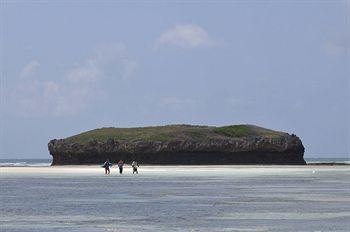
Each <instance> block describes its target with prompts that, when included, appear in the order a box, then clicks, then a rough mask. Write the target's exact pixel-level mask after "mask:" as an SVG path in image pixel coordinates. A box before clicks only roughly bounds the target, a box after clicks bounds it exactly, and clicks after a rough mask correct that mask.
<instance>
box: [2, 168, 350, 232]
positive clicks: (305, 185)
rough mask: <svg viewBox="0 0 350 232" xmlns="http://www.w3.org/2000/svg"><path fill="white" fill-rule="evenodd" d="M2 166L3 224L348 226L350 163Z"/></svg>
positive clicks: (73, 227)
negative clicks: (120, 170)
mask: <svg viewBox="0 0 350 232" xmlns="http://www.w3.org/2000/svg"><path fill="white" fill-rule="evenodd" d="M102 172H103V170H102V169H101V168H98V167H42V168H0V203H1V205H0V211H1V215H0V225H1V227H0V228H1V229H0V231H79V232H80V231H87V232H89V231H91V232H95V231H97V232H99V231H349V228H350V168H349V167H348V166H320V167H317V166H299V167H291V166H257V167H254V166H246V167H245V166H238V167H237V166H224V167H218V166H210V167H154V166H153V167H141V169H140V174H139V175H132V174H131V170H130V168H126V169H125V174H123V175H122V176H120V175H117V172H116V170H114V169H113V170H112V174H111V175H110V176H104V175H103V174H102Z"/></svg>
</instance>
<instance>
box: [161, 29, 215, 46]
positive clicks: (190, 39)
mask: <svg viewBox="0 0 350 232" xmlns="http://www.w3.org/2000/svg"><path fill="white" fill-rule="evenodd" d="M214 45H217V43H216V42H215V41H214V40H213V39H212V38H211V37H210V36H209V34H208V33H207V32H206V31H205V30H204V29H203V28H202V27H200V26H198V25H194V24H177V25H175V26H173V27H172V28H170V29H168V30H166V31H164V32H163V33H162V34H161V35H160V37H159V38H158V39H157V41H156V43H155V47H156V48H160V47H161V46H176V47H183V48H198V47H208V46H214Z"/></svg>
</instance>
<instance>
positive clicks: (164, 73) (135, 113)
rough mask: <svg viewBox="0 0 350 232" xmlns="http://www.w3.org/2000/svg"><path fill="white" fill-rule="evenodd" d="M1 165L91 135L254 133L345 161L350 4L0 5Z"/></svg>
mask: <svg viewBox="0 0 350 232" xmlns="http://www.w3.org/2000/svg"><path fill="white" fill-rule="evenodd" d="M0 15H1V16H0V26H1V60H0V61H1V62H0V64H1V73H2V74H1V89H0V91H1V102H0V103H1V105H0V107H1V108H0V113H1V114H0V119H1V122H0V158H46V157H49V155H48V151H47V142H48V141H49V140H50V139H53V138H64V137H67V136H70V135H72V134H76V133H79V132H82V131H86V130H90V129H94V128H97V127H109V126H116V127H134V126H146V125H164V124H175V123H189V124H204V125H218V126H219V125H228V124H240V123H248V124H256V125H260V126H263V127H267V128H271V129H275V130H282V131H286V132H289V133H295V134H297V135H298V136H299V137H301V139H302V141H303V143H304V146H305V147H306V157H315V156H316V157H346V156H349V150H350V148H349V147H350V145H349V143H350V142H349V141H350V137H349V130H350V121H349V102H350V100H349V99H350V96H349V92H350V91H349V90H350V84H349V77H350V75H349V74H350V70H349V69H350V68H349V67H350V58H349V46H350V20H349V18H350V5H349V1H231V2H227V1H218V2H216V1H215V2H213V1H206V2H203V1H202V2H200V1H198V2H196V1H192V2H190V3H184V2H182V3H181V2H179V1H177V2H175V1H174V2H167V3H164V2H161V1H147V2H146V1H143V2H142V1H139V2H131V3H130V2H129V3H128V2H127V1H122V2H112V1H86V2H85V3H83V2H81V1H77V2H73V1H61V2H59V1H52V2H41V3H39V2H36V1H1V14H0Z"/></svg>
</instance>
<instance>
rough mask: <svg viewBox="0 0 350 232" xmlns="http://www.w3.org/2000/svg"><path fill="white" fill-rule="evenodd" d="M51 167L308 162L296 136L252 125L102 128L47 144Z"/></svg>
mask: <svg viewBox="0 0 350 232" xmlns="http://www.w3.org/2000/svg"><path fill="white" fill-rule="evenodd" d="M48 148H49V152H50V154H51V155H52V156H53V165H67V164H100V163H103V162H104V161H105V160H106V159H110V160H111V161H113V162H115V161H118V160H120V159H123V160H124V161H125V162H131V161H132V160H137V161H138V162H140V163H142V164H163V165H180V164H182V165H194V164H306V163H305V161H304V159H303V155H304V146H303V144H302V142H301V140H300V139H299V138H298V137H297V136H296V135H294V134H292V135H290V134H288V133H283V132H278V131H273V130H268V129H265V128H261V127H257V126H253V125H236V126H225V127H207V126H190V125H170V126H158V127H144V128H101V129H96V130H92V131H88V132H85V133H81V134H79V135H75V136H72V137H69V138H66V139H59V140H57V139H54V140H51V141H50V142H49V144H48Z"/></svg>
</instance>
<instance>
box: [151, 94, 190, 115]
mask: <svg viewBox="0 0 350 232" xmlns="http://www.w3.org/2000/svg"><path fill="white" fill-rule="evenodd" d="M195 104H196V102H195V101H194V100H193V99H189V98H179V97H174V96H167V97H163V98H161V99H160V102H159V104H158V105H159V106H160V107H163V108H167V109H171V110H175V111H178V110H183V109H185V108H186V107H191V106H194V105H195Z"/></svg>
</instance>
